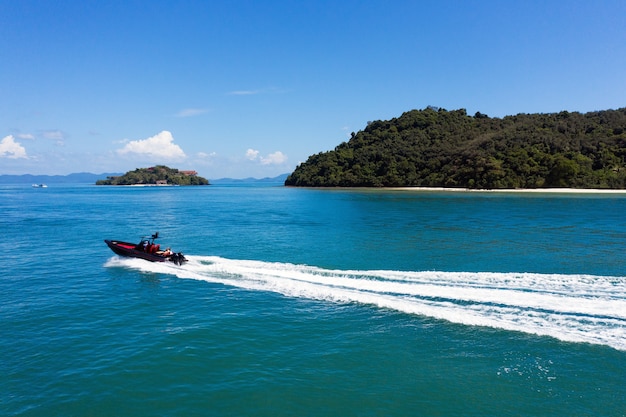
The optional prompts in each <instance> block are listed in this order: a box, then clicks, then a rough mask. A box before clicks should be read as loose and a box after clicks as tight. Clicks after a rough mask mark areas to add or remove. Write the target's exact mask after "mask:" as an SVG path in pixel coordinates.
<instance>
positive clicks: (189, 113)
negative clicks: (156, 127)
mask: <svg viewBox="0 0 626 417" xmlns="http://www.w3.org/2000/svg"><path fill="white" fill-rule="evenodd" d="M208 111H209V110H208V109H193V108H192V109H182V110H181V111H179V112H178V113H176V117H193V116H198V115H200V114H204V113H207V112H208Z"/></svg>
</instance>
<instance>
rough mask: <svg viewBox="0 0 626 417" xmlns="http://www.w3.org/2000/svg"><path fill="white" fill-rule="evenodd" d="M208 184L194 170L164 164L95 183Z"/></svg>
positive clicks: (138, 169)
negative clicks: (183, 169)
mask: <svg viewBox="0 0 626 417" xmlns="http://www.w3.org/2000/svg"><path fill="white" fill-rule="evenodd" d="M157 184H163V185H209V181H208V180H207V179H205V178H202V177H199V176H198V175H197V173H196V172H195V171H179V170H178V169H175V168H169V167H166V166H165V165H157V166H154V167H150V168H137V169H135V170H134V171H128V172H127V173H126V174H124V175H121V176H119V177H117V176H115V177H107V179H106V180H98V181H97V182H96V185H157Z"/></svg>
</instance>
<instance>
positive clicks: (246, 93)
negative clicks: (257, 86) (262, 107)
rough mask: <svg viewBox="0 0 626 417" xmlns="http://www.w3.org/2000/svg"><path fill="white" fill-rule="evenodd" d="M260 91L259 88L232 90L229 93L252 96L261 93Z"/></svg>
mask: <svg viewBox="0 0 626 417" xmlns="http://www.w3.org/2000/svg"><path fill="white" fill-rule="evenodd" d="M259 93H260V91H259V90H238V91H231V92H230V93H228V94H229V95H231V96H252V95H255V94H259Z"/></svg>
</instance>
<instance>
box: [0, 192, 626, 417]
mask: <svg viewBox="0 0 626 417" xmlns="http://www.w3.org/2000/svg"><path fill="white" fill-rule="evenodd" d="M0 210H1V213H2V216H0V230H2V238H1V239H0V250H1V251H2V253H3V254H4V257H3V262H2V273H1V276H2V278H1V279H0V323H1V331H0V352H2V358H1V359H0V375H2V377H1V378H0V415H7V416H18V415H19V416H113V415H114V416H240V415H241V416H244V415H254V416H282V415H284V416H303V415H315V416H348V415H354V416H393V415H396V416H406V415H415V416H459V415H465V416H485V415H492V416H521V415H525V416H600V415H602V416H624V415H626V384H625V381H626V273H625V268H624V265H625V264H624V242H626V215H625V214H624V213H626V194H625V195H565V194H550V195H548V194H505V193H452V192H449V193H445V192H407V191H382V190H316V189H293V188H284V187H280V186H268V185H264V186H253V185H240V186H225V185H222V186H210V187H201V188H186V187H172V188H161V187H158V188H157V187H146V188H136V187H96V186H91V185H58V186H57V185H50V186H49V187H48V188H46V189H33V188H31V187H30V186H22V185H0ZM157 230H158V231H159V232H160V234H161V236H162V238H161V244H162V245H167V246H172V248H173V249H175V250H177V251H178V250H180V251H183V252H184V253H185V255H186V256H187V257H188V258H189V259H190V261H189V262H188V263H187V264H185V265H184V266H182V267H177V266H175V265H173V264H155V263H149V262H146V261H142V260H135V259H122V258H119V257H117V256H115V255H114V254H113V253H112V252H111V251H110V250H109V249H108V248H107V247H106V245H105V244H104V242H103V239H105V238H109V239H120V240H131V241H134V240H139V238H140V236H142V235H147V234H151V233H153V232H155V231H157Z"/></svg>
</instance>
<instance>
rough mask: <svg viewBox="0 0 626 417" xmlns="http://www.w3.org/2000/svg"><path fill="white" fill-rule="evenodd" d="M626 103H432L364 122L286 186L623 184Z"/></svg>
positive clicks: (301, 167)
mask: <svg viewBox="0 0 626 417" xmlns="http://www.w3.org/2000/svg"><path fill="white" fill-rule="evenodd" d="M625 157H626V108H622V109H618V110H605V111H597V112H590V113H586V114H581V113H576V112H574V113H570V112H565V111H564V112H560V113H549V114H518V115H516V116H506V117H504V118H492V117H489V116H488V115H486V114H482V113H480V112H476V114H475V115H474V116H468V115H467V112H466V111H465V109H459V110H453V111H448V110H445V109H440V108H436V107H432V106H429V107H428V108H426V109H424V110H412V111H409V112H406V113H404V114H402V115H401V116H400V117H398V118H394V119H391V120H386V121H381V120H378V121H374V122H369V123H368V124H367V127H366V128H365V129H364V130H362V131H359V132H358V133H356V134H353V135H352V138H351V139H350V140H349V141H348V142H343V143H341V144H339V145H338V146H337V147H336V148H335V149H334V150H332V151H328V152H321V153H318V154H315V155H312V156H310V157H309V158H308V160H307V161H306V162H304V163H302V164H300V165H299V166H298V167H297V168H296V169H295V171H294V172H293V173H292V174H291V175H289V177H288V178H287V180H286V181H285V185H292V186H315V187H338V186H340V187H399V186H407V187H408V186H422V187H463V188H476V189H477V188H479V189H498V188H541V187H572V188H617V189H624V188H626V164H625Z"/></svg>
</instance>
